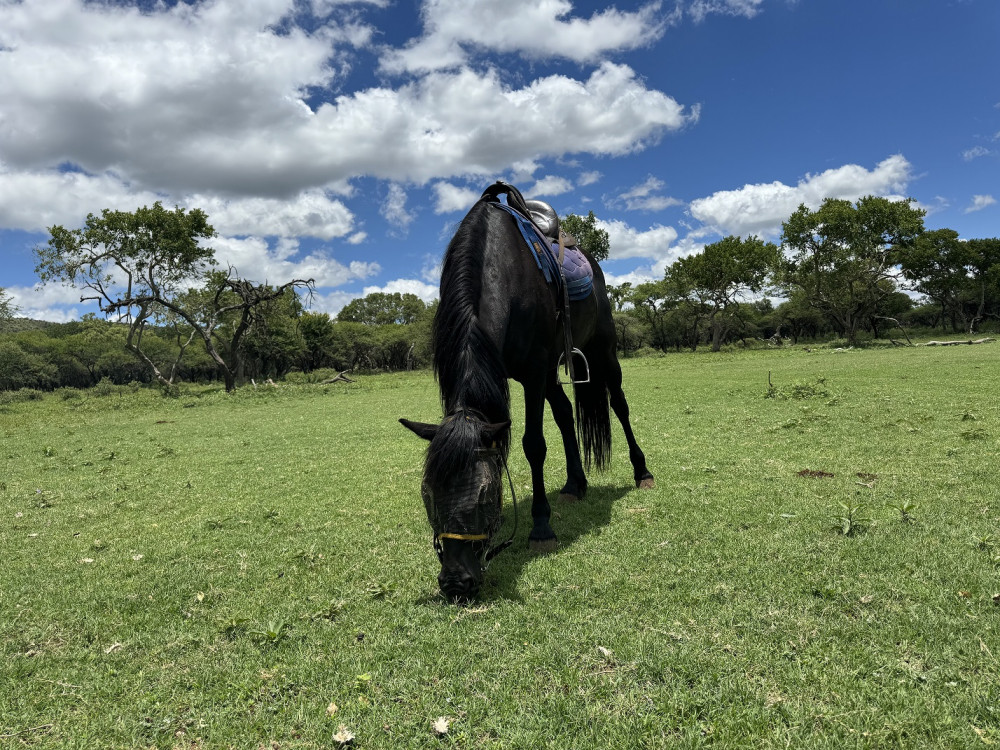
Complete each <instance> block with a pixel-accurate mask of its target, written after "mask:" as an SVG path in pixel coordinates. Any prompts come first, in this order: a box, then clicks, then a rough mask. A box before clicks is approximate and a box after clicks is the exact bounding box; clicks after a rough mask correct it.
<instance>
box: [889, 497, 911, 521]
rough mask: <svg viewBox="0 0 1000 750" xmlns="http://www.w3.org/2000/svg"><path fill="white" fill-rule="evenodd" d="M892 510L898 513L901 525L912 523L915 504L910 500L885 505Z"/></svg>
mask: <svg viewBox="0 0 1000 750" xmlns="http://www.w3.org/2000/svg"><path fill="white" fill-rule="evenodd" d="M886 505H887V506H888V507H890V508H892V509H893V510H898V511H899V517H900V520H901V521H902V522H903V523H913V511H915V510H916V509H917V504H916V503H915V502H913V501H911V500H899V501H898V502H896V503H886Z"/></svg>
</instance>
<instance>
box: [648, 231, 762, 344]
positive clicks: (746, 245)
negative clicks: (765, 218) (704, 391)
mask: <svg viewBox="0 0 1000 750" xmlns="http://www.w3.org/2000/svg"><path fill="white" fill-rule="evenodd" d="M779 258H780V253H779V251H778V247H777V245H774V244H772V243H770V242H764V241H763V240H761V239H759V238H757V237H747V238H746V239H745V240H743V239H740V238H739V237H734V236H732V235H730V236H729V237H725V238H723V239H721V240H719V241H718V242H713V243H712V244H711V245H706V246H705V248H704V250H702V252H700V253H698V254H696V255H689V256H687V257H684V258H679V259H678V260H676V261H675V262H674V263H673V265H672V266H670V268H668V269H667V276H668V277H671V276H672V277H674V278H675V280H676V285H675V286H676V288H684V289H687V290H689V295H690V298H691V302H692V303H694V304H695V305H697V306H699V307H702V308H704V309H706V310H707V317H708V321H709V325H710V327H711V335H712V351H713V352H717V351H719V349H720V348H722V340H723V337H724V336H725V334H726V332H727V331H728V330H729V329H730V327H732V325H733V324H734V323H735V322H736V317H737V316H738V315H739V309H740V308H739V302H740V300H741V299H743V298H745V297H747V296H748V295H750V294H757V293H759V292H760V291H762V290H763V289H764V287H765V286H766V285H767V283H768V281H769V279H770V277H771V274H772V272H773V271H774V270H775V269H776V268H777V266H778V260H779Z"/></svg>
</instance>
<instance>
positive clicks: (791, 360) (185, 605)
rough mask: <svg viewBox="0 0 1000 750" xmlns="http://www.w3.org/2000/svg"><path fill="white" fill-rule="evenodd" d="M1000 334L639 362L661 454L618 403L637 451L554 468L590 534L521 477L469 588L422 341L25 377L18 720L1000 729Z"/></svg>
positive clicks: (97, 732)
mask: <svg viewBox="0 0 1000 750" xmlns="http://www.w3.org/2000/svg"><path fill="white" fill-rule="evenodd" d="M998 357H1000V349H998V348H997V347H996V345H986V346H978V347H955V348H942V349H935V348H929V349H924V348H915V349H899V350H889V349H886V350H868V351H857V350H855V351H844V352H835V351H831V350H817V351H813V352H810V353H806V352H804V351H802V350H801V349H796V350H789V351H778V352H750V353H746V354H724V353H723V354H719V355H708V354H696V355H676V356H669V357H666V358H663V359H657V360H634V361H627V362H625V363H624V369H625V378H626V392H627V394H628V396H629V400H630V405H631V407H632V415H633V423H634V426H635V428H636V433H637V436H638V438H639V440H640V442H641V444H642V446H643V448H644V449H645V451H646V454H647V458H648V463H649V466H650V469H651V470H652V471H653V473H654V474H656V479H657V488H656V489H655V490H652V491H638V490H635V489H632V484H631V467H630V466H629V464H628V461H627V456H626V453H625V451H624V450H622V448H623V446H624V440H623V439H622V436H621V432H620V430H616V433H615V439H616V443H615V447H616V449H617V452H616V455H615V458H614V461H613V467H612V470H611V471H609V472H607V473H606V474H603V475H592V476H591V490H590V492H589V494H588V496H587V498H586V500H584V501H583V502H581V503H576V504H572V505H568V504H563V503H558V502H555V503H554V511H555V513H554V519H553V526H554V528H555V529H556V532H557V533H558V534H559V535H560V539H561V546H560V548H559V549H558V550H557V551H556V552H554V553H552V554H549V555H546V556H532V555H530V554H529V553H528V551H527V530H528V528H529V526H530V524H529V523H528V522H527V503H525V504H524V505H523V506H522V508H521V512H522V518H521V525H520V531H519V533H518V535H519V542H518V543H517V544H516V545H515V546H514V547H513V548H511V549H510V550H509V551H508V552H505V553H504V554H503V555H501V556H500V557H498V558H497V559H496V560H495V562H494V564H493V566H492V567H491V569H490V571H489V572H488V574H487V582H486V584H485V586H484V589H483V592H482V594H481V596H480V600H479V602H478V603H477V604H475V605H473V606H469V607H465V608H460V607H455V606H451V605H449V604H446V603H445V602H444V601H443V600H442V599H441V597H440V596H439V594H438V593H437V586H436V580H435V576H436V574H437V563H436V560H435V558H434V553H433V551H432V550H431V546H430V540H429V529H428V526H427V521H426V518H425V516H424V510H423V506H422V504H421V502H420V498H419V493H418V488H419V483H420V469H421V460H422V455H423V450H424V444H423V442H422V441H420V440H418V439H417V438H415V437H413V436H412V435H410V434H409V433H408V432H406V431H405V430H404V429H403V428H402V427H401V426H400V425H398V424H397V423H396V419H397V418H398V417H400V416H406V417H409V418H413V419H422V420H426V421H430V420H432V419H434V418H435V417H436V416H437V415H438V414H439V406H438V399H437V393H436V389H435V385H434V383H433V381H432V380H431V378H430V376H429V375H428V374H426V373H416V374H408V375H387V376H379V377H370V378H360V379H359V382H358V383H355V384H344V383H338V384H334V385H331V386H319V385H304V386H298V387H291V386H286V387H282V388H280V389H277V390H264V389H261V390H258V391H254V390H252V389H250V390H243V391H240V392H238V393H237V394H235V395H233V396H228V397H227V396H225V394H222V393H220V392H218V391H210V390H201V391H198V392H190V393H185V394H183V395H182V396H181V397H180V398H178V399H164V398H161V397H160V396H158V395H156V394H154V393H151V392H147V391H139V392H130V391H129V390H128V389H127V388H125V389H114V391H113V392H109V393H108V394H107V395H104V396H96V395H93V394H75V393H73V392H64V393H62V394H56V395H47V396H45V398H44V399H42V400H31V401H19V400H16V399H15V398H13V397H9V394H8V398H6V399H4V403H3V405H0V441H2V442H0V461H2V464H0V467H2V473H0V551H2V553H3V564H2V565H0V642H2V646H0V648H2V653H0V747H60V748H73V747H81V748H82V747H87V748H109V747H163V748H175V747H176V748H215V747H235V748H256V747H267V748H318V747H335V746H337V744H336V741H335V739H334V735H335V734H336V733H337V732H338V730H339V728H340V727H341V725H343V726H344V727H346V728H347V729H348V730H350V732H352V733H353V734H354V735H355V740H354V747H358V748H383V747H384V748H400V747H415V748H423V747H428V748H436V747H470V748H471V747H477V748H478V747H486V748H527V747H532V748H533V747H553V748H583V747H615V748H617V747H702V746H717V747H754V748H757V747H761V748H768V747H787V746H790V747H829V748H842V747H897V746H898V747H974V746H979V745H982V744H984V743H987V744H988V743H996V742H1000V730H998V728H997V727H998V726H1000V708H998V705H1000V661H998V660H1000V638H998V633H1000V606H998V605H997V603H995V601H994V598H993V597H994V595H995V594H996V593H997V592H998V591H1000V574H998V573H1000V533H998V532H1000V526H998V520H1000V490H998V489H997V487H998V462H997V459H998V454H1000V398H998V397H997V393H998V392H1000V368H998ZM769 372H770V379H771V387H770V389H769V386H768V373H769ZM513 393H514V395H515V407H516V408H515V426H516V427H518V429H519V426H520V425H522V424H523V421H522V418H521V408H520V402H519V399H520V389H519V388H517V387H516V386H515V387H514V389H513ZM548 430H549V432H548V441H549V461H548V463H547V477H548V483H549V487H550V490H551V492H552V493H553V496H554V495H555V493H556V492H557V490H558V488H559V486H561V483H562V480H563V472H564V465H563V461H562V457H561V455H560V453H559V440H558V437H557V433H556V431H555V428H554V426H553V425H551V424H549V425H548ZM514 443H515V445H517V441H516V440H515V441H514ZM511 470H512V472H513V475H514V483H515V486H516V488H517V490H518V493H519V496H520V497H524V498H526V497H527V495H528V493H529V491H530V489H529V485H530V481H529V474H528V470H527V465H526V462H525V461H524V458H523V455H522V454H521V453H520V451H519V450H515V451H513V452H512V461H511ZM804 470H809V471H810V472H813V473H814V476H800V475H799V472H802V471H804ZM820 472H822V473H823V474H832V475H833V476H832V477H829V476H822V475H819V473H820ZM859 474H860V475H862V476H858V475H859ZM845 517H846V518H848V519H849V520H850V523H849V524H848V528H847V529H846V530H845V526H844V519H845ZM331 703H333V704H335V705H336V706H337V709H336V711H335V712H334V713H333V714H332V715H330V712H329V707H330V704H331ZM439 717H448V718H449V719H450V720H451V721H450V724H449V728H448V732H447V733H446V734H444V735H438V734H436V733H435V732H434V731H433V729H432V722H433V721H434V720H435V719H438V718H439Z"/></svg>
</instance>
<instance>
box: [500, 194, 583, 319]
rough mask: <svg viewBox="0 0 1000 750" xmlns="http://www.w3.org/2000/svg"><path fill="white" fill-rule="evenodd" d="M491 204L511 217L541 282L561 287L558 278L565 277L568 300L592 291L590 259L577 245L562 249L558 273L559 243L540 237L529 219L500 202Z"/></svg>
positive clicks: (579, 297) (574, 299)
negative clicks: (534, 264)
mask: <svg viewBox="0 0 1000 750" xmlns="http://www.w3.org/2000/svg"><path fill="white" fill-rule="evenodd" d="M490 205H491V206H495V207H496V208H499V209H502V210H504V211H506V212H507V213H509V214H510V215H511V216H513V217H514V221H515V223H516V224H517V228H518V229H519V230H520V232H521V236H522V237H524V241H525V242H526V243H527V245H528V248H529V249H530V250H531V254H532V255H533V256H534V258H535V263H537V264H538V268H539V269H540V270H541V272H542V275H543V276H544V277H545V281H546V282H547V283H549V284H555V285H556V286H557V287H560V288H561V287H562V279H563V278H565V279H566V289H567V291H568V292H569V298H570V300H571V301H573V302H576V301H577V300H581V299H586V298H587V297H589V296H590V294H591V292H593V291H594V272H593V270H592V269H591V267H590V261H588V260H587V256H586V255H584V254H583V252H582V251H580V250H579V248H576V247H567V248H564V252H563V265H562V274H560V273H559V243H558V242H557V243H552V241H551V240H550V239H549V238H547V237H543V236H542V235H541V233H540V232H539V231H538V229H536V228H535V225H534V224H532V223H531V220H530V219H528V218H527V217H525V216H522V215H521V214H520V213H519V212H518V211H516V210H514V209H513V208H511V207H510V206H508V205H506V204H504V203H491V204H490Z"/></svg>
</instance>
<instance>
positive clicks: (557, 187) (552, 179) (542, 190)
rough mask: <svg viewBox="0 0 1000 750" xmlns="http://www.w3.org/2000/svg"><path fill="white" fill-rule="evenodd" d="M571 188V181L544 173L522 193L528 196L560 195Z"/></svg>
mask: <svg viewBox="0 0 1000 750" xmlns="http://www.w3.org/2000/svg"><path fill="white" fill-rule="evenodd" d="M572 189H573V183H572V182H570V181H569V180H567V179H566V178H565V177H556V176H554V175H546V176H545V177H543V178H542V179H540V180H538V182H536V183H535V184H534V185H532V186H531V187H530V188H529V189H528V190H526V191H525V192H524V195H525V197H528V198H539V197H542V196H545V197H548V196H551V195H562V194H563V193H568V192H569V191H570V190H572Z"/></svg>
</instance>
